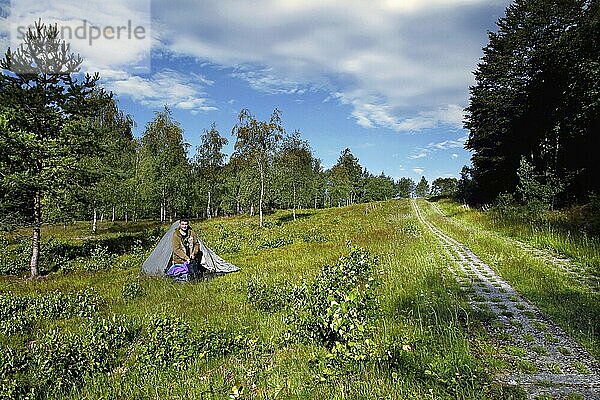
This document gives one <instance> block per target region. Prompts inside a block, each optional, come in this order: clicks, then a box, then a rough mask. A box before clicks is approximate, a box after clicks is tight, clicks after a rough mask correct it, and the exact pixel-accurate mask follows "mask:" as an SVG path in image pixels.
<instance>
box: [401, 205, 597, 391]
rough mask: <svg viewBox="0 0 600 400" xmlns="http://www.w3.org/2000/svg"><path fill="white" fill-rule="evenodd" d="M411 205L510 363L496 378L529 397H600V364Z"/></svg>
mask: <svg viewBox="0 0 600 400" xmlns="http://www.w3.org/2000/svg"><path fill="white" fill-rule="evenodd" d="M412 205H413V209H414V211H415V213H416V215H417V218H418V219H419V221H420V222H421V223H422V224H423V225H424V226H426V227H427V228H428V229H429V230H430V231H431V232H432V233H433V235H434V236H436V238H437V239H438V240H439V241H440V244H441V246H442V248H443V251H444V253H445V254H446V255H447V256H448V257H449V259H450V260H451V261H452V264H453V265H452V268H451V269H450V271H451V273H452V274H453V276H454V277H455V279H456V280H457V281H458V283H459V284H460V286H461V289H462V290H463V291H464V292H465V293H466V294H467V297H468V299H469V303H470V305H471V307H472V308H473V310H475V311H478V312H479V313H480V314H481V315H484V316H486V318H485V319H486V320H487V321H486V328H487V329H488V331H489V332H490V334H491V335H492V336H493V337H494V338H495V339H496V340H497V341H498V342H499V343H500V344H501V345H502V347H503V349H504V351H505V355H504V357H505V358H506V360H507V361H509V362H510V363H511V365H513V366H514V367H515V368H514V370H513V371H511V372H508V373H505V374H503V375H500V376H498V377H497V379H498V380H499V381H500V382H502V383H503V384H507V385H515V386H516V385H519V386H521V387H522V388H523V389H524V390H525V391H526V392H527V394H528V397H529V398H532V399H535V398H537V397H538V396H542V395H550V396H552V398H554V399H562V398H564V399H567V398H571V397H569V396H573V395H574V394H578V395H579V396H581V397H583V398H584V399H600V365H599V363H598V362H597V361H596V360H595V359H594V358H593V357H591V356H590V355H589V353H588V352H587V351H586V350H585V349H584V348H583V347H582V346H580V345H579V344H578V343H576V342H575V341H574V340H573V339H571V337H570V336H568V335H567V334H566V333H565V332H564V331H563V330H562V329H561V328H560V327H559V326H558V325H556V324H555V323H554V322H552V321H551V320H550V319H549V318H548V317H547V316H545V315H544V314H543V313H542V312H541V311H540V310H539V309H538V308H537V307H536V306H535V305H534V304H532V303H531V302H530V301H528V300H527V299H525V298H524V297H523V296H521V295H520V294H519V293H518V292H517V291H516V290H515V289H514V288H512V286H511V285H510V284H508V283H507V282H506V281H504V280H503V279H502V278H501V277H500V276H499V275H498V274H497V273H496V272H495V271H494V270H493V269H492V268H491V267H490V266H489V265H487V264H486V263H484V262H483V261H482V260H481V259H479V258H478V257H477V255H475V254H474V253H473V252H472V251H471V250H470V249H469V248H468V247H467V246H466V245H464V244H462V243H460V242H459V241H457V240H455V239H454V238H452V237H450V236H448V235H446V234H445V233H444V232H442V231H441V230H440V229H438V228H437V227H436V226H435V225H433V224H432V223H431V222H429V221H428V220H427V219H425V217H424V216H423V215H422V214H421V211H420V209H419V206H418V204H417V202H416V201H414V200H413V201H412ZM440 211H441V210H439V209H438V212H440ZM581 397H579V398H581ZM575 398H577V397H575Z"/></svg>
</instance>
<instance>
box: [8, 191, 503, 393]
mask: <svg viewBox="0 0 600 400" xmlns="http://www.w3.org/2000/svg"><path fill="white" fill-rule="evenodd" d="M290 214H291V212H289V211H279V212H276V213H274V214H272V215H269V216H267V218H266V223H265V228H262V229H261V228H259V227H258V224H257V221H256V219H254V218H249V217H234V218H220V219H213V220H209V221H203V222H198V223H196V224H193V226H194V228H195V229H196V230H198V231H199V233H200V236H201V237H202V238H203V239H205V241H206V243H207V245H208V246H209V247H212V248H214V249H215V250H217V251H218V253H219V254H220V255H221V256H223V257H224V258H225V259H227V260H228V261H230V262H232V263H234V264H236V265H238V266H239V267H240V268H241V271H240V272H238V273H235V274H230V275H226V276H223V277H220V278H216V279H212V280H210V281H205V282H198V283H191V284H173V283H171V282H169V281H167V280H164V279H151V278H146V277H139V276H138V274H139V267H140V265H139V263H138V264H137V265H131V263H119V264H116V263H115V264H113V266H112V267H111V268H108V269H101V270H99V271H86V270H73V271H70V272H68V271H67V272H64V273H52V274H50V275H49V276H47V277H46V278H44V279H41V280H34V281H30V280H24V279H21V278H16V277H3V278H0V292H2V293H4V295H6V296H13V297H15V298H16V297H19V296H20V297H23V298H27V297H30V298H37V297H39V296H43V295H44V294H46V293H53V292H56V291H61V292H64V293H73V292H76V291H81V290H85V289H86V288H90V287H91V288H93V291H94V293H95V294H97V295H98V296H99V298H100V300H99V303H98V304H99V311H97V312H96V314H95V317H94V318H108V320H109V321H116V322H108V323H107V324H108V325H107V327H106V328H105V329H108V330H109V331H111V332H112V330H114V329H116V328H118V327H121V328H122V329H125V328H126V329H127V332H131V338H130V339H128V340H129V341H125V342H119V344H118V346H116V345H115V348H114V349H113V348H111V347H110V346H108V345H109V344H110V343H112V342H111V340H116V339H114V338H113V337H112V336H110V335H108V336H106V337H104V336H102V338H103V339H102V340H104V341H103V342H101V343H104V344H105V345H107V352H108V353H109V355H111V357H113V358H111V360H112V361H111V362H110V363H109V364H106V365H105V364H101V366H102V368H100V367H98V368H95V369H90V370H89V371H92V372H90V373H87V374H83V375H82V376H81V383H79V384H77V385H75V386H73V387H70V386H68V385H67V386H64V387H61V388H52V387H47V388H41V389H40V390H44V392H40V393H39V394H38V395H36V394H35V393H34V395H33V397H36V396H37V397H42V396H48V397H54V398H73V399H75V398H76V399H82V398H89V399H91V398H93V399H98V398H161V399H163V398H190V399H191V398H195V399H198V398H207V399H208V398H215V399H222V398H311V399H347V398H389V399H396V398H407V399H423V398H436V399H438V398H440V399H480V398H482V399H483V398H508V397H507V396H509V394H507V393H508V392H507V391H505V389H503V388H501V387H497V386H496V385H495V384H493V382H492V379H491V375H492V374H493V373H494V372H496V371H497V370H498V368H502V367H503V366H502V365H499V364H498V363H496V362H494V361H493V355H494V351H495V350H494V348H493V347H492V346H490V345H489V344H488V342H489V338H488V337H487V336H486V334H485V332H484V331H483V330H482V328H481V324H480V323H479V322H478V321H477V319H476V318H475V316H474V314H473V313H472V312H471V310H470V309H469V307H468V305H467V302H466V300H465V298H464V297H463V295H462V294H461V291H460V290H459V288H458V286H457V284H456V283H455V281H454V280H453V278H452V277H451V275H450V274H449V273H448V272H447V268H448V265H447V262H448V261H446V260H445V259H444V258H442V257H440V256H439V254H438V253H439V252H438V247H437V242H436V241H435V239H434V238H433V237H432V236H431V235H430V234H429V233H428V232H426V231H424V230H423V229H422V228H421V227H420V225H419V223H418V222H417V219H416V217H415V216H414V215H413V213H412V211H411V207H410V204H409V203H408V201H389V202H382V203H376V204H375V205H372V206H369V207H367V208H365V206H364V205H356V206H350V207H343V208H337V209H329V210H302V211H300V212H299V214H300V218H299V219H298V220H297V221H292V219H291V218H290ZM134 227H135V229H140V230H144V229H147V228H148V226H147V225H135V224H130V225H127V226H126V227H123V229H127V230H129V231H132V230H135V229H134ZM53 229H55V230H56V231H58V232H60V235H61V237H62V238H65V237H68V236H69V234H68V232H65V231H64V230H60V229H62V228H53ZM53 229H50V230H49V231H48V235H51V234H55V233H53V232H55V230H53ZM107 234H109V232H107ZM71 236H81V232H80V231H79V230H73V231H72V232H71ZM348 241H350V242H352V245H354V246H358V247H360V248H363V249H365V250H366V251H368V252H369V253H370V255H371V256H373V257H376V258H377V259H378V262H377V269H378V270H379V271H380V273H378V274H377V279H378V280H380V284H379V285H378V286H377V288H376V291H375V295H376V297H377V300H378V304H379V306H378V307H379V308H378V313H377V315H373V316H372V317H370V318H372V320H371V321H370V324H372V325H373V327H374V331H373V332H371V333H369V335H371V336H370V339H371V340H372V341H373V343H374V344H373V347H372V349H371V350H370V353H369V354H368V357H366V358H365V359H364V360H362V361H360V360H359V361H355V360H347V359H339V358H338V356H337V355H336V354H335V353H332V351H331V350H330V349H329V348H328V346H327V345H325V344H323V343H322V342H319V341H315V340H312V341H311V340H301V339H300V338H296V337H294V336H293V335H292V337H290V336H289V332H290V324H291V322H290V321H291V320H290V311H289V310H288V309H286V307H274V308H273V309H269V307H264V306H259V304H258V302H256V301H253V299H254V300H256V297H253V296H263V297H262V298H261V302H260V304H264V302H265V301H268V300H269V299H270V298H269V296H273V295H274V294H273V293H275V295H276V294H277V293H280V292H277V290H275V289H273V290H269V288H284V289H285V288H293V287H294V286H298V287H300V286H302V285H304V284H309V285H310V284H311V282H313V281H314V280H315V279H316V277H317V276H318V275H319V274H320V273H321V271H322V270H323V266H324V265H333V264H335V263H337V262H338V259H339V258H340V256H343V255H346V254H347V253H348V251H349V250H348V245H347V242H348ZM149 250H150V248H146V249H145V252H146V253H147V252H148V251H149ZM127 256H128V255H127V254H126V255H124V256H123V257H127ZM136 257H138V258H140V257H139V255H136ZM142 259H143V257H142ZM252 282H260V285H263V287H264V288H266V289H265V290H264V291H260V293H258V292H257V293H258V294H256V293H254V294H253V295H252V296H249V294H250V293H249V287H252V285H253V283H252ZM284 289H282V290H284ZM8 292H10V294H7V293H8ZM295 299H297V298H295V297H293V296H292V297H290V300H289V301H290V302H294V301H297V300H295ZM273 300H275V299H273ZM286 301H287V300H286ZM327 301H329V300H327ZM350 302H351V301H350ZM290 306H291V307H292V308H294V307H295V304H291V305H290ZM349 307H350V306H349ZM288 308H289V307H288ZM265 310H268V311H265ZM351 310H352V309H351V308H350V311H351ZM350 311H349V312H350ZM342 312H343V311H342ZM112 316H116V319H115V320H112V319H111V318H113V317H112ZM161 321H162V322H161ZM88 323H89V322H88V320H87V319H86V318H83V317H78V316H66V317H61V318H55V319H43V318H40V319H36V320H35V321H33V322H32V324H31V328H30V329H29V330H26V331H24V332H22V333H20V334H6V333H5V334H0V344H1V345H2V347H3V348H5V349H7V348H9V349H11V348H13V349H22V348H26V347H27V345H28V343H31V342H32V341H34V342H36V341H40V340H41V341H42V343H46V342H44V340H46V339H43V337H45V336H44V335H46V334H47V332H50V331H52V330H58V331H57V332H58V333H57V335H59V337H62V338H67V339H68V338H71V339H72V340H79V341H81V343H82V344H81V345H77V346H83V347H82V348H86V347H85V346H87V344H86V343H87V342H86V341H89V340H92V339H90V338H89V335H86V333H85V332H86V329H87V328H86V327H87V326H88V325H87V324H88ZM115 324H116V325H115ZM111 329H112V330H111ZM67 332H72V333H69V334H67ZM292 332H293V331H292ZM60 335H62V336H60ZM161 337H165V338H168V343H171V344H173V348H171V349H169V350H170V351H166V352H165V349H164V347H161V346H162V344H161V342H160V340H158V339H160V338H161ZM73 338H74V339H73ZM111 338H112V339H111ZM67 339H65V340H67ZM71 339H69V340H71ZM77 343H80V342H77ZM188 343H189V346H188ZM64 346H66V347H67V348H71V346H75V344H71V343H70V342H69V343H67V342H65V343H64ZM77 346H75V347H73V348H74V349H75V350H77V349H79V347H77ZM119 346H120V347H119ZM350 346H351V345H350ZM77 351H79V350H77ZM77 351H76V352H75V353H76V354H79V353H77ZM60 360H62V361H61V362H65V363H66V362H67V361H68V360H65V359H63V358H61V359H60ZM23 368H25V367H23ZM15 376H17V377H18V371H17V372H14V371H12V372H11V373H10V374H9V373H6V372H5V376H3V377H0V383H1V384H4V385H8V386H10V383H11V380H12V382H14V381H15V379H17V378H15ZM18 379H22V380H24V381H27V379H29V378H26V377H25V378H23V377H20V378H18ZM8 386H7V387H8ZM1 396H2V395H0V397H1Z"/></svg>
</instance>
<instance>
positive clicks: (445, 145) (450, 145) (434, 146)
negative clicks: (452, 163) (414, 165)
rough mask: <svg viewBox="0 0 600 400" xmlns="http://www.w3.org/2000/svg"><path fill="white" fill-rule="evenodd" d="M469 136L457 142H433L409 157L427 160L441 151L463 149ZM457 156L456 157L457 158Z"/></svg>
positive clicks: (453, 156)
mask: <svg viewBox="0 0 600 400" xmlns="http://www.w3.org/2000/svg"><path fill="white" fill-rule="evenodd" d="M466 140H467V136H462V137H460V138H458V139H456V140H444V141H441V142H437V143H436V142H431V143H429V144H428V145H427V146H425V147H419V148H417V149H416V150H415V152H414V154H412V155H410V156H408V158H409V159H411V160H418V159H419V158H425V157H427V156H429V155H430V154H431V153H435V152H437V151H441V150H448V149H456V148H462V147H464V145H465V141H466ZM455 156H456V157H455ZM457 157H458V154H453V155H452V158H457Z"/></svg>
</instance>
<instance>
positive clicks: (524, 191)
mask: <svg viewBox="0 0 600 400" xmlns="http://www.w3.org/2000/svg"><path fill="white" fill-rule="evenodd" d="M517 176H518V178H519V184H518V185H517V193H518V194H519V195H520V196H521V198H522V199H523V202H524V203H525V204H527V205H528V206H530V207H531V208H534V209H539V210H540V211H542V210H544V209H548V208H551V207H552V206H553V205H554V199H555V197H556V195H557V194H559V193H560V192H561V191H562V190H563V187H564V185H563V184H562V182H560V181H559V180H558V178H557V177H556V176H555V175H554V174H552V173H550V172H548V173H547V174H545V175H544V176H541V175H539V174H537V173H536V171H535V167H534V166H533V164H531V163H530V162H529V161H527V159H525V157H522V158H521V161H520V164H519V169H518V170H517Z"/></svg>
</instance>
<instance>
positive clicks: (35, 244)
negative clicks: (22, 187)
mask: <svg viewBox="0 0 600 400" xmlns="http://www.w3.org/2000/svg"><path fill="white" fill-rule="evenodd" d="M41 197H42V196H41V194H40V192H39V191H36V192H35V195H34V197H33V232H32V236H31V260H30V262H29V270H30V272H31V277H32V278H35V277H37V276H38V275H39V272H38V266H39V260H40V240H41V237H42V199H41Z"/></svg>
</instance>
